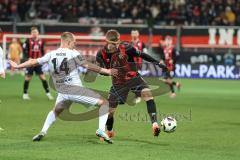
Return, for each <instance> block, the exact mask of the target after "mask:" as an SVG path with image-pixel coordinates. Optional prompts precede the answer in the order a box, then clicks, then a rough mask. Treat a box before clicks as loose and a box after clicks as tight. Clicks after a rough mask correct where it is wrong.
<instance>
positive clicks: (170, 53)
mask: <svg viewBox="0 0 240 160" xmlns="http://www.w3.org/2000/svg"><path fill="white" fill-rule="evenodd" d="M172 43H173V40H172V37H171V36H166V37H165V40H164V42H162V44H161V45H162V54H161V60H160V63H161V64H165V65H166V67H167V72H165V75H164V81H165V83H167V84H168V85H169V87H170V90H171V94H170V97H172V98H174V97H176V93H175V90H174V86H176V87H177V88H178V89H180V87H181V84H180V83H179V82H175V81H173V77H174V71H175V64H176V60H177V54H178V53H177V50H176V49H175V48H174V46H173V44H172Z"/></svg>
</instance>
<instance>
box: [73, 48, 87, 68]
mask: <svg viewBox="0 0 240 160" xmlns="http://www.w3.org/2000/svg"><path fill="white" fill-rule="evenodd" d="M72 57H73V59H74V61H75V63H76V65H79V66H80V65H82V64H83V63H85V59H84V57H83V56H82V54H81V53H80V52H78V51H77V50H73V55H72Z"/></svg>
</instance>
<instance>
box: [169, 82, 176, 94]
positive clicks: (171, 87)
mask: <svg viewBox="0 0 240 160" xmlns="http://www.w3.org/2000/svg"><path fill="white" fill-rule="evenodd" d="M169 87H170V90H171V92H172V93H175V91H174V87H173V84H169Z"/></svg>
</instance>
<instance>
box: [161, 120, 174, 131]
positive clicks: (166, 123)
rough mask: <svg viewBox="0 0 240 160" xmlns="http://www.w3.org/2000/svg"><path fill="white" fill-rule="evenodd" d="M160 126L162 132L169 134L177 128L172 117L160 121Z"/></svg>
mask: <svg viewBox="0 0 240 160" xmlns="http://www.w3.org/2000/svg"><path fill="white" fill-rule="evenodd" d="M161 126H162V128H163V131H164V132H167V133H171V132H174V131H175V130H176V128H177V121H176V119H175V118H173V117H166V118H164V119H163V120H162V121H161Z"/></svg>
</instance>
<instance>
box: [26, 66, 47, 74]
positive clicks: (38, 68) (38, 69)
mask: <svg viewBox="0 0 240 160" xmlns="http://www.w3.org/2000/svg"><path fill="white" fill-rule="evenodd" d="M33 72H35V74H37V75H40V74H43V71H42V66H41V65H39V66H35V67H29V68H27V69H26V73H25V74H26V75H30V76H32V75H33Z"/></svg>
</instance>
